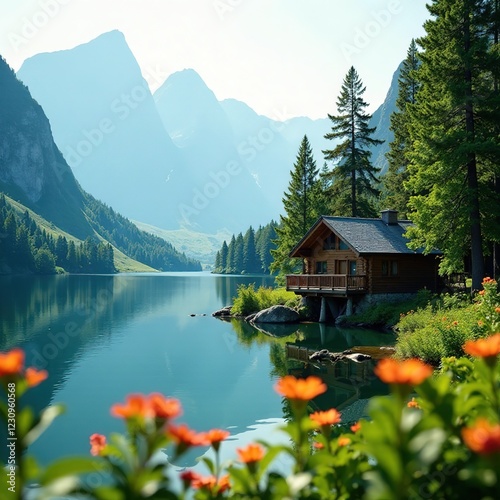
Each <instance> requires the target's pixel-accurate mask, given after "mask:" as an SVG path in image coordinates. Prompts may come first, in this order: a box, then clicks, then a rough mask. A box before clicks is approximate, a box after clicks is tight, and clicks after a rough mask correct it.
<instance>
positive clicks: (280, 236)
mask: <svg viewBox="0 0 500 500" xmlns="http://www.w3.org/2000/svg"><path fill="white" fill-rule="evenodd" d="M318 172H319V171H318V169H317V168H316V162H315V161H314V158H313V154H312V150H311V146H310V144H309V140H308V139H307V136H304V138H303V139H302V142H301V144H300V148H299V152H298V154H297V160H296V162H295V165H294V169H293V170H292V171H291V172H290V176H291V179H290V183H289V184H288V190H287V191H286V192H285V194H284V197H283V207H284V210H285V215H281V216H280V225H279V226H278V227H276V234H277V239H276V240H275V242H274V243H275V244H276V249H274V250H271V253H272V255H273V259H274V260H273V263H272V264H271V271H272V272H278V273H279V274H280V275H281V276H284V275H285V274H288V273H291V272H294V271H297V270H298V269H299V267H298V264H297V262H296V261H294V260H293V259H290V258H289V256H288V255H289V253H290V251H291V250H292V248H293V247H294V246H295V245H296V244H297V243H298V242H299V241H300V240H301V238H302V237H303V236H304V235H305V234H306V232H307V231H308V230H309V228H310V227H311V226H312V224H313V223H314V222H315V221H316V219H317V218H318V216H319V215H320V214H319V213H318V202H319V183H318V179H317V176H318Z"/></svg>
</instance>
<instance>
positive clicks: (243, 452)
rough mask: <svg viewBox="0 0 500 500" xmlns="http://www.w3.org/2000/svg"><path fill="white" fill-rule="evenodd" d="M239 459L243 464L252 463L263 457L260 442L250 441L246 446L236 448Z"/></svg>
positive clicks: (263, 452)
mask: <svg viewBox="0 0 500 500" xmlns="http://www.w3.org/2000/svg"><path fill="white" fill-rule="evenodd" d="M236 451H237V453H238V456H239V457H240V460H241V461H242V462H243V463H244V464H254V463H256V462H258V461H259V460H262V459H263V458H264V454H265V451H264V448H262V446H260V444H255V443H250V444H249V445H248V446H247V447H246V448H236Z"/></svg>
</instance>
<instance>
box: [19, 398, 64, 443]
mask: <svg viewBox="0 0 500 500" xmlns="http://www.w3.org/2000/svg"><path fill="white" fill-rule="evenodd" d="M25 410H27V408H25ZM23 412H24V410H23ZM62 413H64V407H63V406H62V405H52V406H48V407H47V408H45V410H42V412H41V414H40V419H39V421H38V422H37V424H36V425H34V426H33V427H32V428H31V430H30V431H29V432H28V433H27V434H26V437H25V438H24V445H25V446H29V445H31V444H33V443H34V442H35V441H36V440H37V439H38V437H39V436H40V435H41V434H42V433H43V432H44V431H45V430H46V429H47V428H48V427H49V426H50V424H51V423H52V422H53V421H54V419H55V418H56V417H58V416H59V415H61V414H62ZM30 419H31V421H32V419H33V416H32V412H31V410H30V415H29V416H28V415H27V416H26V422H23V427H24V426H25V425H26V426H28V425H29V422H30Z"/></svg>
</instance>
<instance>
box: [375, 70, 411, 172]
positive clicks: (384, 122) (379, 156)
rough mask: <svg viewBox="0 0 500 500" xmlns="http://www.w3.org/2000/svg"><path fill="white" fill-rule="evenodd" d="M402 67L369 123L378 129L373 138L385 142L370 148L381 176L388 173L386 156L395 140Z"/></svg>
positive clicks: (393, 78) (394, 76)
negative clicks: (394, 115)
mask: <svg viewBox="0 0 500 500" xmlns="http://www.w3.org/2000/svg"><path fill="white" fill-rule="evenodd" d="M402 65H403V63H402V62H401V64H400V65H399V66H398V69H397V70H396V71H395V72H394V75H393V76H392V81H391V86H390V87H389V90H388V92H387V95H386V97H385V100H384V102H383V103H382V104H381V105H380V106H379V107H378V108H377V110H376V111H375V112H374V113H373V115H372V118H371V120H370V123H369V127H376V130H375V133H374V134H373V138H374V139H380V140H383V141H384V142H383V143H382V144H379V145H377V146H373V147H372V148H370V151H371V152H372V158H371V159H372V163H373V165H374V166H375V167H378V168H380V169H381V171H380V173H379V176H382V175H384V174H385V173H386V172H387V168H388V163H387V158H386V157H385V155H386V153H387V152H388V151H389V148H390V144H391V142H392V141H393V140H394V133H393V132H392V131H391V130H390V126H391V115H392V113H393V112H394V111H395V110H396V100H397V98H398V91H399V83H398V80H399V75H400V73H401V67H402Z"/></svg>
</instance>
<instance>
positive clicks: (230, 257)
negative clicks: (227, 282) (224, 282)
mask: <svg viewBox="0 0 500 500" xmlns="http://www.w3.org/2000/svg"><path fill="white" fill-rule="evenodd" d="M235 247H236V238H235V236H234V234H233V236H232V237H231V240H230V241H229V245H228V247H227V258H226V265H225V266H224V272H225V273H226V274H233V273H235V272H236V270H235V264H236V248H235Z"/></svg>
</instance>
